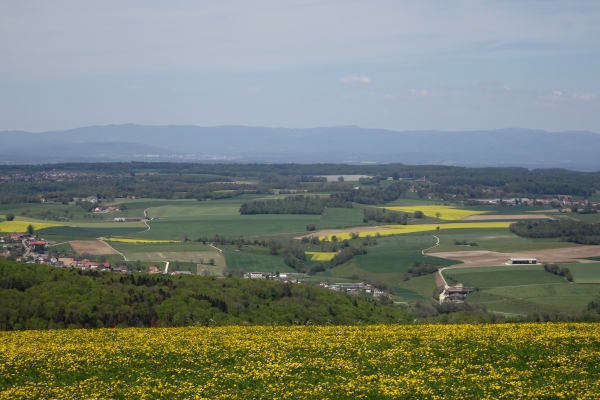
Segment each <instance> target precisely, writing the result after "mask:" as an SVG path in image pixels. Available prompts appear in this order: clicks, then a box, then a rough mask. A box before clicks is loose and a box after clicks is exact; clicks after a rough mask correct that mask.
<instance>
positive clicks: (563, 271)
mask: <svg viewBox="0 0 600 400" xmlns="http://www.w3.org/2000/svg"><path fill="white" fill-rule="evenodd" d="M544 270H545V271H546V272H550V273H551V274H554V275H558V276H564V277H565V279H566V280H568V281H569V282H573V274H571V271H570V270H569V268H567V267H561V266H560V265H558V264H555V263H553V264H549V263H545V264H544Z"/></svg>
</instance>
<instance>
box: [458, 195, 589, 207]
mask: <svg viewBox="0 0 600 400" xmlns="http://www.w3.org/2000/svg"><path fill="white" fill-rule="evenodd" d="M469 201H476V202H478V203H481V204H491V205H497V204H500V203H502V204H506V205H509V206H511V205H524V206H530V205H545V206H550V205H560V206H562V207H573V206H580V207H596V208H597V207H598V206H599V205H600V203H592V202H589V201H588V200H585V199H584V200H573V197H571V196H566V195H565V196H563V195H561V196H558V197H557V198H550V199H529V198H526V197H519V198H517V197H512V198H488V199H470V200H469Z"/></svg>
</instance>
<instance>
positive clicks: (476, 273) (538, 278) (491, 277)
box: [443, 265, 566, 289]
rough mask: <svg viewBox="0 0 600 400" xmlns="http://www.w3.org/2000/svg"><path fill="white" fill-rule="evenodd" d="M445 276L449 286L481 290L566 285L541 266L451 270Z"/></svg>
mask: <svg viewBox="0 0 600 400" xmlns="http://www.w3.org/2000/svg"><path fill="white" fill-rule="evenodd" d="M443 275H444V277H445V278H446V280H447V281H448V284H451V282H460V283H462V284H463V285H465V286H469V287H479V288H481V289H483V288H496V287H504V286H525V285H539V284H548V283H556V284H561V283H564V284H566V280H565V279H564V278H563V277H560V276H558V275H554V274H551V273H549V272H546V271H544V267H542V266H541V265H522V266H514V265H507V266H502V267H475V268H450V269H446V270H444V271H443Z"/></svg>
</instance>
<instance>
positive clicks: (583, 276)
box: [560, 263, 600, 283]
mask: <svg viewBox="0 0 600 400" xmlns="http://www.w3.org/2000/svg"><path fill="white" fill-rule="evenodd" d="M560 266H561V267H563V268H565V267H566V268H569V270H570V271H571V273H572V274H573V278H574V281H575V283H600V263H590V264H580V263H569V264H562V263H561V264H560Z"/></svg>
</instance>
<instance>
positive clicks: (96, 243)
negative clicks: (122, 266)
mask: <svg viewBox="0 0 600 400" xmlns="http://www.w3.org/2000/svg"><path fill="white" fill-rule="evenodd" d="M70 243H71V247H72V248H73V250H75V251H76V252H77V253H79V254H82V253H87V254H91V255H102V254H119V253H118V252H117V251H116V250H115V249H113V248H112V247H110V246H109V245H107V244H106V243H104V242H103V241H102V240H73V241H72V242H70Z"/></svg>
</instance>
